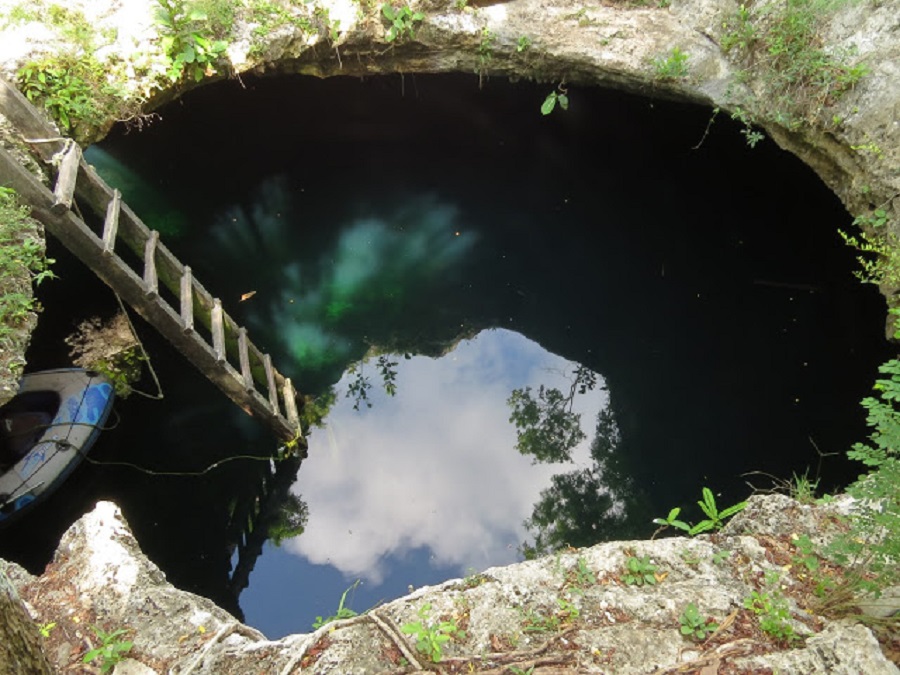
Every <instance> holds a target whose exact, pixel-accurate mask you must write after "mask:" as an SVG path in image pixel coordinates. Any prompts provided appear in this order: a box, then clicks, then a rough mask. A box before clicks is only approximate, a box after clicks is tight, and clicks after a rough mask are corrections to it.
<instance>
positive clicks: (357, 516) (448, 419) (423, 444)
mask: <svg viewBox="0 0 900 675" xmlns="http://www.w3.org/2000/svg"><path fill="white" fill-rule="evenodd" d="M397 360H398V361H399V365H398V368H397V371H398V375H397V382H398V389H397V394H396V396H395V397H389V396H387V395H386V394H385V393H384V392H383V391H380V390H379V391H377V392H376V393H374V394H373V395H372V404H373V405H372V408H371V409H367V408H365V406H361V407H360V410H359V411H356V410H354V409H353V401H352V400H351V399H349V398H345V397H343V395H342V393H343V392H344V391H346V390H347V387H348V385H349V383H350V381H351V379H352V376H350V375H345V376H344V378H343V379H342V380H341V382H340V383H339V384H338V392H339V394H341V397H340V398H339V400H338V402H337V403H336V404H335V406H334V407H333V408H332V410H331V413H330V414H329V416H328V418H327V426H326V428H325V429H317V430H315V431H314V432H313V434H312V435H311V436H310V451H309V458H308V459H307V460H306V461H305V462H304V465H303V468H302V469H301V471H300V473H299V480H298V482H297V483H296V484H295V486H294V488H293V490H294V491H295V492H297V493H298V494H300V495H301V496H302V497H303V499H304V500H306V502H307V503H308V504H309V509H310V517H309V523H308V525H307V528H306V532H305V533H304V534H303V535H301V536H300V537H298V538H296V539H294V540H291V541H288V542H286V543H285V544H283V546H282V548H283V549H284V550H286V551H290V552H291V553H292V554H294V555H296V556H297V557H299V558H301V559H302V561H303V562H304V563H312V564H315V565H329V566H331V567H332V568H333V569H334V570H336V571H339V572H340V573H341V575H342V577H343V580H344V581H345V582H346V584H345V585H347V586H349V584H350V583H352V581H353V580H354V579H356V578H361V579H363V580H364V581H365V582H366V583H365V584H364V586H363V587H362V588H361V589H360V590H359V591H357V593H356V595H357V598H358V600H357V604H356V605H355V606H356V607H357V609H360V608H365V607H367V606H368V605H367V604H366V603H367V602H372V603H374V602H375V601H377V600H378V599H380V598H384V597H385V596H390V595H392V594H391V593H385V592H384V590H383V588H381V587H382V586H384V585H385V584H389V585H391V586H397V585H400V587H401V588H405V586H406V584H408V583H417V582H416V579H417V578H421V576H420V575H421V573H422V571H421V568H420V569H419V570H418V571H416V569H415V568H416V565H417V564H419V565H421V563H422V560H421V559H422V557H423V553H427V556H428V568H430V569H431V570H432V574H433V576H432V577H431V579H430V580H428V583H435V582H438V581H440V580H442V579H443V578H445V577H446V576H447V574H448V572H449V573H450V574H451V575H452V574H456V575H464V574H465V573H466V571H467V570H469V569H470V568H475V569H477V570H482V569H484V568H486V567H488V566H491V565H501V564H506V563H509V562H513V561H515V560H516V559H518V558H519V555H518V553H517V548H518V546H519V545H520V544H521V543H522V542H523V541H524V540H525V539H526V532H525V527H524V525H523V521H524V520H525V519H526V518H528V517H529V516H530V515H531V511H532V508H533V507H534V504H535V502H536V501H537V500H538V498H539V495H540V492H541V490H542V489H545V488H546V487H547V486H548V485H549V483H550V479H551V477H552V476H553V475H554V474H557V473H562V472H565V471H569V470H571V469H572V468H574V467H575V466H579V465H584V464H586V463H587V462H588V448H589V445H590V441H591V440H592V438H593V434H592V431H593V425H594V420H595V419H596V417H597V414H598V412H599V411H600V410H601V409H602V408H604V407H605V406H606V403H607V394H606V391H604V390H603V389H602V388H601V387H599V386H598V387H597V388H595V389H594V390H593V391H589V392H587V393H586V394H584V395H582V396H578V397H576V399H575V408H574V409H575V412H580V413H581V414H582V428H583V431H584V432H585V434H586V436H587V438H586V439H585V440H584V441H582V442H581V443H580V444H579V445H578V447H577V448H576V449H575V451H574V453H573V460H574V464H554V465H532V462H531V458H529V457H525V456H522V455H520V454H519V453H518V452H517V451H516V449H515V443H516V432H515V428H514V427H513V425H512V424H511V423H510V422H509V421H508V418H509V407H508V406H507V403H506V401H507V398H508V397H509V395H510V392H511V391H512V390H513V389H514V388H518V387H524V386H528V385H531V386H532V387H535V388H536V387H537V386H539V385H541V384H543V385H545V386H555V387H558V388H561V389H567V388H568V386H569V382H570V379H569V377H567V376H568V375H570V374H571V371H572V369H573V368H574V367H575V366H576V364H572V363H570V362H567V361H566V360H564V359H562V358H561V357H558V356H555V355H553V354H550V353H549V352H547V351H545V350H544V349H542V348H541V347H540V346H539V345H537V344H536V343H534V342H532V341H530V340H528V339H526V338H524V337H522V336H521V335H519V334H517V333H514V332H511V331H506V330H488V331H484V332H482V333H480V334H479V335H478V336H477V337H476V338H474V339H472V340H467V341H463V342H461V343H460V344H459V345H458V346H457V347H456V349H454V350H453V351H452V352H450V353H449V354H447V355H446V356H444V357H442V358H439V359H432V358H427V357H418V356H414V357H412V358H411V359H409V360H405V359H403V358H402V357H400V358H398V359H397ZM436 445H437V446H439V447H440V451H439V452H435V451H434V447H435V446H436ZM273 553H274V552H272V551H270V552H269V553H267V554H266V555H264V556H263V557H262V560H261V564H262V563H272V562H273V558H272V554H273ZM278 558H279V559H280V562H279V563H277V564H279V565H285V566H287V565H292V564H294V565H295V566H296V568H297V569H298V571H299V570H300V569H302V568H303V567H304V566H301V564H299V561H298V563H292V562H291V561H290V560H289V559H287V558H286V557H284V556H278ZM322 572H323V571H322V570H320V571H319V573H320V574H321V573H322ZM413 574H415V575H416V577H414V576H413ZM404 575H406V576H407V578H406V579H404V578H403V577H404ZM267 576H270V573H268V572H263V573H261V571H260V569H257V570H256V573H255V574H254V577H253V579H252V580H251V584H250V587H249V588H248V589H247V590H246V591H245V592H244V593H243V595H242V597H241V601H242V602H241V604H242V606H243V608H244V610H245V612H246V614H247V619H248V621H249V622H250V623H251V624H253V625H255V626H258V627H259V628H261V629H262V630H263V631H264V632H265V633H266V634H267V635H269V636H270V637H271V636H273V635H275V634H281V633H282V632H288V631H290V630H291V628H290V627H289V626H284V627H278V628H276V627H275V625H277V624H278V623H279V616H281V615H282V614H283V612H281V611H279V610H278V609H277V607H278V605H279V604H280V602H281V601H282V600H283V598H284V596H283V593H284V589H283V587H282V588H280V589H279V588H278V587H272V586H269V585H268V584H263V585H258V584H257V580H258V579H260V578H261V577H267ZM282 578H284V577H283V576H282ZM320 578H323V579H324V578H327V575H322V576H321V577H320ZM418 583H423V582H418ZM401 584H402V585H401ZM310 595H313V596H314V594H310ZM339 595H340V593H339V591H337V592H336V593H335V592H332V595H331V596H330V597H324V598H318V597H309V595H307V596H305V600H306V602H304V604H305V605H306V604H307V603H310V604H308V605H307V606H305V607H303V608H297V607H296V606H293V607H291V611H290V613H291V614H292V617H291V621H292V622H300V623H301V624H304V623H305V622H306V620H307V619H308V620H309V621H310V622H311V621H312V620H313V618H314V616H315V615H316V614H322V613H323V612H330V611H333V610H334V608H335V607H336V603H337V600H338V598H339ZM369 598H371V600H369ZM320 602H321V603H323V604H322V605H321V606H319V605H318V603H320ZM332 605H334V606H335V607H333V606H332ZM257 612H258V614H257ZM285 614H286V612H285ZM267 623H268V624H269V626H267V625H266V624H267ZM301 627H305V626H301ZM293 629H294V630H299V629H300V628H299V627H298V626H297V625H296V624H294V628H293Z"/></svg>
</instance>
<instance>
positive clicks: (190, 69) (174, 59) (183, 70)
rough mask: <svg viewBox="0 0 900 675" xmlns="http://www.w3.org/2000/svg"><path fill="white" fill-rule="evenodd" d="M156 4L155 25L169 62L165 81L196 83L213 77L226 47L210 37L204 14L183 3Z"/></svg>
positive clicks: (165, 1)
mask: <svg viewBox="0 0 900 675" xmlns="http://www.w3.org/2000/svg"><path fill="white" fill-rule="evenodd" d="M156 3H157V5H158V7H157V8H156V17H155V18H156V23H157V25H158V26H159V32H160V34H161V35H162V47H163V50H164V51H165V53H166V56H167V57H168V58H169V70H168V73H167V74H168V77H169V79H170V80H171V81H172V82H178V81H179V80H181V79H182V78H184V77H185V76H187V77H189V78H190V79H192V80H194V81H195V82H199V81H200V80H202V79H203V78H204V76H206V75H212V74H214V73H215V72H216V65H217V63H218V62H219V60H220V59H221V58H222V55H223V54H224V53H225V50H226V49H227V48H228V45H227V43H226V42H225V41H223V40H216V39H215V38H213V37H212V36H211V35H212V29H211V28H210V22H209V17H208V15H207V14H206V12H204V11H202V10H201V9H199V8H197V6H195V5H191V4H188V3H186V2H184V1H183V0H156Z"/></svg>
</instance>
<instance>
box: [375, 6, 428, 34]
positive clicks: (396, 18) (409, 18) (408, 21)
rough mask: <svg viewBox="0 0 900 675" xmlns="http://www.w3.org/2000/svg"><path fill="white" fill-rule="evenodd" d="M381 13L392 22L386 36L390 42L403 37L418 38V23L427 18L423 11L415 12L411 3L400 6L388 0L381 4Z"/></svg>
mask: <svg viewBox="0 0 900 675" xmlns="http://www.w3.org/2000/svg"><path fill="white" fill-rule="evenodd" d="M381 13H382V14H383V15H384V18H385V19H387V20H388V21H390V23H391V26H390V28H388V32H387V35H385V38H384V39H385V40H387V41H388V42H394V41H396V40H401V39H403V37H407V38H409V39H410V40H414V39H415V38H416V24H417V23H420V22H421V21H423V20H424V19H425V15H424V14H423V13H422V12H413V11H412V8H411V7H410V6H409V5H403V6H402V7H399V8H398V7H393V6H392V5H391V4H390V3H387V2H386V3H384V4H383V5H382V6H381Z"/></svg>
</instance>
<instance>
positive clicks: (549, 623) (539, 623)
mask: <svg viewBox="0 0 900 675" xmlns="http://www.w3.org/2000/svg"><path fill="white" fill-rule="evenodd" d="M558 629H559V618H558V617H557V616H556V615H551V616H544V615H543V614H541V613H539V612H535V611H529V612H527V613H526V614H525V622H524V624H523V625H522V630H523V631H525V632H526V633H553V632H556V631H557V630H558Z"/></svg>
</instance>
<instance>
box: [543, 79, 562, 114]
mask: <svg viewBox="0 0 900 675" xmlns="http://www.w3.org/2000/svg"><path fill="white" fill-rule="evenodd" d="M557 103H559V107H560V108H562V109H563V110H568V109H569V96H568V90H567V89H566V88H565V86H563V83H561V82H560V84H559V85H557V87H556V89H554V90H553V91H551V92H550V93H549V94H547V98H545V99H544V102H543V103H542V104H541V115H549V114H550V113H552V112H553V110H554V109H555V108H556V104H557Z"/></svg>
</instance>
